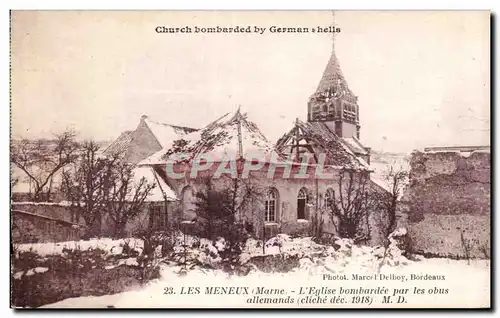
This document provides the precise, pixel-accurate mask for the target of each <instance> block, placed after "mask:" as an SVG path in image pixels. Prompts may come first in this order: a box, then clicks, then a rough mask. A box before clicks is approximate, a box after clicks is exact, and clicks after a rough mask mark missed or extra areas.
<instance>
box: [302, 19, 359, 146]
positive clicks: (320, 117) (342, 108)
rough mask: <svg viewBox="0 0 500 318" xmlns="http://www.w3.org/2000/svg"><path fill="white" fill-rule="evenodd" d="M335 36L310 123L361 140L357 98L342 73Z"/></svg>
mask: <svg viewBox="0 0 500 318" xmlns="http://www.w3.org/2000/svg"><path fill="white" fill-rule="evenodd" d="M333 14H334V23H335V13H333ZM333 28H334V29H335V25H334V26H333ZM332 34H333V37H332V38H333V39H332V42H333V44H332V54H331V56H330V60H329V61H328V64H327V65H326V68H325V71H324V72H323V76H322V77H321V80H320V82H319V85H318V88H317V89H316V92H315V93H314V94H313V95H312V96H311V97H310V98H309V102H308V105H307V106H308V107H307V121H309V122H324V123H325V124H326V125H327V126H328V128H329V129H330V130H331V131H332V132H334V133H335V134H336V135H337V136H339V137H342V138H352V137H355V138H356V139H358V140H359V138H360V125H359V107H358V98H357V96H355V95H354V94H353V93H352V91H351V90H350V89H349V87H348V85H347V81H346V80H345V78H344V75H343V74H342V71H341V69H340V64H339V61H338V59H337V56H336V55H335V33H332Z"/></svg>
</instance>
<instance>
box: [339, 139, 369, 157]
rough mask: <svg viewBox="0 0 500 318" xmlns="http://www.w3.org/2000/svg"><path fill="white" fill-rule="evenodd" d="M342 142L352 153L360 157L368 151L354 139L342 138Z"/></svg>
mask: <svg viewBox="0 0 500 318" xmlns="http://www.w3.org/2000/svg"><path fill="white" fill-rule="evenodd" d="M342 141H344V143H345V144H347V146H348V147H349V148H350V149H351V150H352V151H353V152H354V153H357V154H361V155H367V154H368V151H367V150H366V148H365V147H364V146H363V145H362V144H361V142H360V141H359V140H358V139H357V138H356V137H343V138H342Z"/></svg>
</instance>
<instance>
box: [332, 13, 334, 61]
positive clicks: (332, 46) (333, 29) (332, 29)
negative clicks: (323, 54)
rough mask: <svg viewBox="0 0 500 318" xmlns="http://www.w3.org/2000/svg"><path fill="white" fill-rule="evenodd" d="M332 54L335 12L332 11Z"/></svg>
mask: <svg viewBox="0 0 500 318" xmlns="http://www.w3.org/2000/svg"><path fill="white" fill-rule="evenodd" d="M332 31H333V32H332V52H335V11H332Z"/></svg>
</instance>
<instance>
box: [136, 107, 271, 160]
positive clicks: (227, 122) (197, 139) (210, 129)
mask: <svg viewBox="0 0 500 318" xmlns="http://www.w3.org/2000/svg"><path fill="white" fill-rule="evenodd" d="M240 152H241V153H240ZM273 152H275V148H274V145H273V144H272V143H271V142H270V141H268V140H267V139H266V137H265V136H264V135H263V134H262V132H261V131H260V130H259V128H258V127H257V125H255V124H254V123H253V122H251V121H249V120H248V118H247V114H241V113H240V111H239V110H238V111H237V112H236V113H235V114H234V115H233V116H231V117H229V114H226V115H224V116H222V117H220V118H219V119H217V120H216V121H214V122H212V123H210V124H209V125H207V126H206V127H205V128H203V129H201V130H198V131H194V132H191V133H189V134H186V135H184V136H182V137H181V138H177V139H176V140H171V141H170V142H169V143H168V146H167V147H165V149H163V150H161V151H159V152H157V153H156V154H153V155H152V156H150V157H148V158H146V159H145V160H143V161H142V162H140V163H139V165H149V164H159V163H165V162H166V160H167V159H168V158H172V157H173V155H175V154H187V155H188V156H190V157H191V158H192V157H194V156H196V155H199V154H204V155H206V158H207V160H208V161H214V162H217V161H222V160H224V159H227V158H237V157H239V156H240V155H242V156H243V157H246V156H260V157H265V158H269V157H270V156H271V154H272V153H273Z"/></svg>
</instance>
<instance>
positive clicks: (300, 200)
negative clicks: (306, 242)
mask: <svg viewBox="0 0 500 318" xmlns="http://www.w3.org/2000/svg"><path fill="white" fill-rule="evenodd" d="M307 201H308V193H307V189H306V188H302V189H300V191H299V195H298V196H297V219H298V220H305V219H306V210H307V203H308V202H307Z"/></svg>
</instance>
